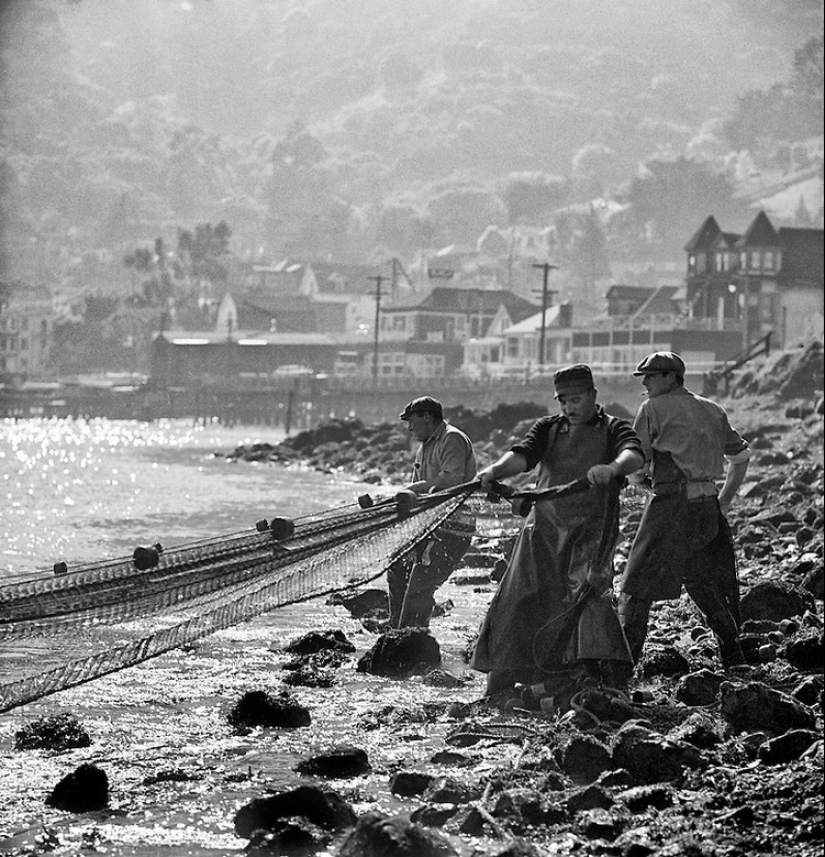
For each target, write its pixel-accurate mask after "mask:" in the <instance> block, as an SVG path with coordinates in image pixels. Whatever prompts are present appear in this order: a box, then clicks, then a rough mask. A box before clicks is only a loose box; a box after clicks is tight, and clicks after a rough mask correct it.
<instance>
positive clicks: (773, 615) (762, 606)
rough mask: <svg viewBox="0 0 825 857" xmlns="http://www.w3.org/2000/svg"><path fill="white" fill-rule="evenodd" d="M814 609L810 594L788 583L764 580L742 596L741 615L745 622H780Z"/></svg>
mask: <svg viewBox="0 0 825 857" xmlns="http://www.w3.org/2000/svg"><path fill="white" fill-rule="evenodd" d="M812 607H813V599H812V598H811V595H810V593H809V592H805V591H804V590H803V589H801V588H799V587H795V586H791V585H789V584H787V583H782V582H780V581H775V580H764V581H760V582H759V583H756V584H754V585H753V586H751V587H750V588H749V589H748V591H747V592H745V593H744V594H743V595H742V599H741V602H740V613H741V615H742V619H743V620H747V619H770V620H771V621H773V622H780V621H782V619H791V618H793V617H794V616H801V615H802V614H803V613H804V612H805V610H807V609H809V608H812Z"/></svg>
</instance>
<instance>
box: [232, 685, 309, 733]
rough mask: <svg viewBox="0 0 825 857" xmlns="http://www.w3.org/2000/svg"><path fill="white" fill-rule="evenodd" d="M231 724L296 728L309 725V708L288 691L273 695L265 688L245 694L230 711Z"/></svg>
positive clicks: (239, 727) (239, 726)
mask: <svg viewBox="0 0 825 857" xmlns="http://www.w3.org/2000/svg"><path fill="white" fill-rule="evenodd" d="M228 720H229V725H230V726H232V727H233V728H235V729H244V728H253V727H256V726H262V727H281V728H288V729H294V728H297V727H300V726H309V724H310V722H311V718H310V716H309V710H308V709H306V708H304V706H303V705H300V704H299V703H298V702H297V701H296V700H295V699H294V698H293V697H292V696H290V695H289V694H288V693H286V692H282V693H280V694H279V695H278V696H273V695H272V694H270V693H267V691H265V690H251V691H247V693H245V694H243V696H241V698H240V699H239V700H238V701H237V702H236V703H235V705H234V707H233V708H232V710H231V711H230V712H229V717H228Z"/></svg>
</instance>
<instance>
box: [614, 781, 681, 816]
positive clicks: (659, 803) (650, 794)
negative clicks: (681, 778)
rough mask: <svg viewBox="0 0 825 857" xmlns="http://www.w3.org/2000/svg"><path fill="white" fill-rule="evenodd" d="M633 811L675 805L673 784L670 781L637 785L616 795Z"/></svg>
mask: <svg viewBox="0 0 825 857" xmlns="http://www.w3.org/2000/svg"><path fill="white" fill-rule="evenodd" d="M616 800H617V801H619V802H620V803H623V804H624V805H625V806H626V807H627V808H628V809H629V810H630V811H631V812H634V813H638V812H644V811H645V810H648V809H659V810H662V809H666V808H667V807H669V806H673V786H671V785H670V784H669V783H655V784H653V785H650V786H635V787H634V788H630V789H626V790H625V791H622V792H619V793H618V794H617V795H616Z"/></svg>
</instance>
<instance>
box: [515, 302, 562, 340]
mask: <svg viewBox="0 0 825 857" xmlns="http://www.w3.org/2000/svg"><path fill="white" fill-rule="evenodd" d="M560 313H561V304H554V305H553V306H551V307H547V309H546V311H545V313H544V327H545V329H546V328H549V327H560V324H559V315H560ZM537 330H541V313H540V312H537V313H534V314H533V315H531V316H528V317H527V318H525V319H522V320H521V321H520V322H518V323H517V324H514V325H512V326H511V327H508V328H507V330H506V331H505V332H506V334H507V335H508V336H510V335H511V334H512V335H518V334H523V333H535V332H536V331H537Z"/></svg>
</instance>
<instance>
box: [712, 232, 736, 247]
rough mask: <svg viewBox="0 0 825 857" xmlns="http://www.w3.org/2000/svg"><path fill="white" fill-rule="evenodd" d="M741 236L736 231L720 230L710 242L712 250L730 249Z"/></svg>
mask: <svg viewBox="0 0 825 857" xmlns="http://www.w3.org/2000/svg"><path fill="white" fill-rule="evenodd" d="M741 238H742V236H741V235H740V234H739V233H738V232H720V233H719V234H718V235H717V236H716V238H714V239H713V241H712V242H711V245H710V247H711V248H712V249H713V250H732V249H733V248H734V247H736V245H737V244H738V243H739V241H740V239H741Z"/></svg>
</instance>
